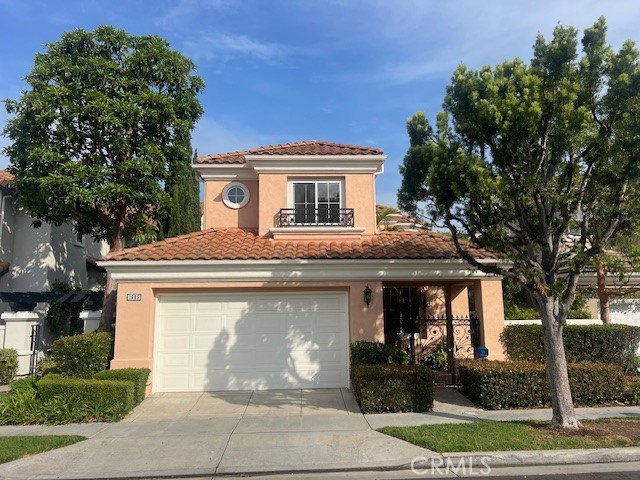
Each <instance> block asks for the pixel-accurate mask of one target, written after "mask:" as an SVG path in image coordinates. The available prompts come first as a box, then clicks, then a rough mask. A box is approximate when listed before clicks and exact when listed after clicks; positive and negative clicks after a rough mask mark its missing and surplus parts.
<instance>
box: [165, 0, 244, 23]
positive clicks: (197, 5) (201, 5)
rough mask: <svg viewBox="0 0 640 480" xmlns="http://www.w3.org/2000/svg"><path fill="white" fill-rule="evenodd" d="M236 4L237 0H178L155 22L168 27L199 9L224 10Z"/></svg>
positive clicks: (234, 6)
mask: <svg viewBox="0 0 640 480" xmlns="http://www.w3.org/2000/svg"><path fill="white" fill-rule="evenodd" d="M237 6H238V2H237V0H179V1H178V2H177V3H176V4H175V5H174V6H173V7H169V8H168V9H167V11H166V12H164V13H163V14H161V15H160V16H159V17H158V18H157V19H156V20H155V24H156V25H158V26H160V27H170V26H172V25H173V24H176V23H180V22H181V21H182V20H184V19H185V18H186V17H189V16H191V15H194V14H197V13H198V12H199V11H200V10H216V11H225V10H232V9H234V8H236V7H237Z"/></svg>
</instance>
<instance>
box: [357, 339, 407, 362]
mask: <svg viewBox="0 0 640 480" xmlns="http://www.w3.org/2000/svg"><path fill="white" fill-rule="evenodd" d="M407 363H409V355H407V353H406V352H405V351H403V350H402V349H401V348H398V347H395V346H393V345H385V344H384V343H376V342H364V341H362V340H358V341H356V342H353V343H352V344H351V365H388V364H396V365H406V364H407Z"/></svg>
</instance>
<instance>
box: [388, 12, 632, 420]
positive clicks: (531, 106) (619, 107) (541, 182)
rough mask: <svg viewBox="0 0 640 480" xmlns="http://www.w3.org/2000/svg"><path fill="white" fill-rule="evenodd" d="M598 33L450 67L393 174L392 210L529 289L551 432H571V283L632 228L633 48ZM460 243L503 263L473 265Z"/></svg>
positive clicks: (559, 34)
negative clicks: (490, 62)
mask: <svg viewBox="0 0 640 480" xmlns="http://www.w3.org/2000/svg"><path fill="white" fill-rule="evenodd" d="M605 34H606V25H605V20H604V19H603V18H601V19H599V20H598V21H597V22H596V23H595V24H594V25H593V27H592V28H589V29H587V30H586V31H585V32H584V35H583V37H582V52H583V53H582V54H581V55H579V53H578V41H577V32H576V30H574V29H573V28H570V27H564V26H558V27H556V29H555V30H554V33H553V38H552V39H551V40H550V41H547V40H545V38H544V37H542V36H538V38H537V40H536V42H535V45H534V48H533V58H532V60H531V62H530V63H528V64H527V63H525V62H523V61H522V60H520V59H515V60H513V61H506V62H504V63H501V64H499V65H497V66H496V67H495V68H491V67H484V68H482V69H481V70H479V71H473V70H470V69H468V68H467V67H465V66H464V65H461V66H459V67H458V68H457V69H456V71H455V72H454V74H453V77H452V81H451V84H450V85H449V86H448V88H447V95H446V98H445V100H444V112H443V113H441V114H440V115H439V116H438V122H437V129H436V131H435V132H434V131H433V130H432V129H431V128H430V127H429V126H428V122H427V120H426V117H424V115H423V114H417V115H416V116H414V117H413V118H412V119H411V120H410V121H409V124H408V127H409V133H410V137H411V146H410V148H409V151H408V152H407V155H406V157H405V159H404V164H403V166H402V168H401V172H402V174H403V183H402V186H401V189H400V192H399V203H400V207H401V208H404V209H407V210H409V211H414V210H416V209H418V208H425V209H426V210H427V211H428V212H430V214H431V215H432V216H433V217H434V219H435V220H436V221H438V222H439V224H440V225H443V226H446V227H447V228H448V229H449V230H450V231H451V234H452V238H453V241H454V242H455V244H456V247H457V249H458V251H459V253H460V254H461V256H462V257H463V258H465V259H466V260H467V261H468V262H470V263H471V264H472V265H474V266H476V267H477V268H478V269H480V270H482V271H484V272H489V273H495V274H499V275H504V276H507V277H509V278H511V279H512V280H514V281H515V282H517V283H519V284H520V285H522V286H523V287H524V288H525V290H526V291H527V294H528V295H529V296H530V298H531V300H532V303H533V305H535V307H536V309H537V310H538V312H539V314H540V317H541V318H542V323H543V331H544V346H545V351H546V357H547V360H546V362H547V371H548V376H549V381H550V386H551V399H552V405H553V419H552V423H553V424H554V425H556V426H561V427H566V428H579V427H580V423H579V421H578V419H577V418H576V416H575V412H574V408H573V402H572V398H571V390H570V386H569V379H568V375H567V364H566V359H565V353H564V345H563V342H562V330H563V327H564V325H565V321H566V318H567V312H568V311H569V309H570V307H571V305H572V303H573V301H574V298H575V293H576V286H577V285H578V280H579V277H580V275H581V273H582V272H583V270H584V269H585V268H586V267H587V266H588V265H589V264H590V262H591V261H592V259H594V258H595V257H596V256H597V255H600V254H602V252H603V251H605V249H606V248H608V246H609V245H610V244H611V242H613V241H614V240H615V239H616V238H617V236H618V235H619V232H620V231H622V230H623V229H624V228H625V225H634V224H637V222H638V202H637V200H636V199H637V195H638V187H639V179H640V136H638V132H640V68H639V62H638V51H637V50H636V48H635V46H634V44H633V43H632V42H631V41H627V42H626V43H624V45H623V46H622V48H621V49H620V51H618V52H614V51H613V50H612V49H611V48H610V47H609V46H608V45H607V43H606V39H605ZM416 132H417V134H416ZM422 202H425V203H422ZM461 234H464V235H465V236H467V237H468V238H469V239H470V240H471V242H472V243H473V244H475V245H478V246H481V247H486V248H490V249H492V250H494V251H496V252H500V253H501V254H502V255H503V256H504V259H505V263H503V264H497V265H486V264H484V263H479V262H478V261H476V260H475V259H474V258H473V257H472V256H471V255H469V253H468V251H467V250H466V249H465V247H464V244H462V243H461V242H459V238H460V236H461Z"/></svg>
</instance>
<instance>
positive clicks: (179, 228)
mask: <svg viewBox="0 0 640 480" xmlns="http://www.w3.org/2000/svg"><path fill="white" fill-rule="evenodd" d="M190 143H191V142H190V141H187V142H185V145H184V146H183V148H182V149H181V151H180V152H179V156H178V157H177V158H175V159H173V161H171V162H169V177H168V179H167V182H166V184H165V191H166V192H167V194H168V195H169V202H168V206H167V212H166V215H165V218H164V219H163V222H162V224H163V225H162V226H163V234H164V236H166V237H175V236H176V235H182V234H184V233H191V232H196V231H198V230H200V228H201V225H202V222H201V217H202V212H201V211H200V184H199V182H198V180H197V178H196V175H195V172H194V170H193V168H191V158H192V156H191V148H190V147H191V145H190ZM196 158H197V153H196V152H194V154H193V160H194V161H195V159H196Z"/></svg>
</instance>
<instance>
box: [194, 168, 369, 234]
mask: <svg viewBox="0 0 640 480" xmlns="http://www.w3.org/2000/svg"><path fill="white" fill-rule="evenodd" d="M304 178H313V179H334V180H342V181H343V182H344V206H345V208H353V210H354V218H355V227H357V228H364V232H363V235H373V234H374V233H375V232H376V210H375V177H374V175H373V174H369V173H366V174H365V173H363V174H349V175H338V176H335V175H333V176H325V175H289V174H286V173H261V174H260V175H259V178H258V180H240V183H243V184H245V185H246V186H247V188H248V189H249V193H250V200H249V203H248V204H247V205H245V206H244V207H242V208H239V209H233V208H229V207H227V206H226V205H225V204H224V203H223V202H222V190H223V189H224V187H225V186H226V185H228V184H229V183H231V180H207V181H206V182H205V199H204V228H214V227H216V228H220V227H238V228H245V229H258V233H259V235H260V236H265V235H268V234H269V230H270V229H271V228H273V227H274V226H275V218H276V215H277V214H278V212H279V211H280V209H281V208H288V207H289V206H290V205H291V202H290V199H289V182H290V181H291V180H293V179H304Z"/></svg>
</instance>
